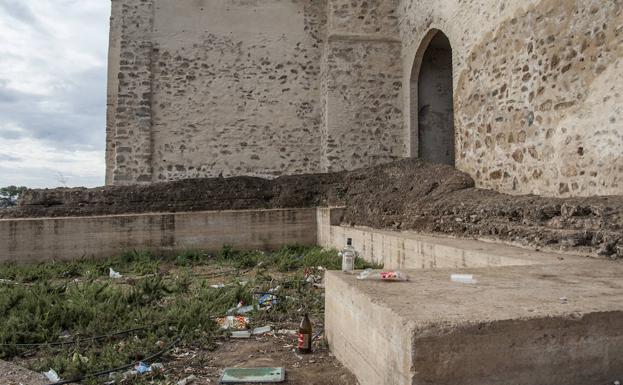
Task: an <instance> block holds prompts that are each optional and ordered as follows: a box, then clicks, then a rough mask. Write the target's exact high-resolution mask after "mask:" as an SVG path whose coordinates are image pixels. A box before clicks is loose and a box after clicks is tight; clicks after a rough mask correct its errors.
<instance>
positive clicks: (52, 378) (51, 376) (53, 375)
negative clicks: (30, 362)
mask: <svg viewBox="0 0 623 385" xmlns="http://www.w3.org/2000/svg"><path fill="white" fill-rule="evenodd" d="M43 375H44V376H46V377H47V378H48V380H50V381H52V382H60V381H61V378H60V377H59V376H58V373H56V371H55V370H54V369H52V368H50V370H48V371H47V372H45V373H43Z"/></svg>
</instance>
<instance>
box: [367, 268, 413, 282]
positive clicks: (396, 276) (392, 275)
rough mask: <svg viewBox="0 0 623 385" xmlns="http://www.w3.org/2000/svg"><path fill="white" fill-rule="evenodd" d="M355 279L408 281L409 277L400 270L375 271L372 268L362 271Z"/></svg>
mask: <svg viewBox="0 0 623 385" xmlns="http://www.w3.org/2000/svg"><path fill="white" fill-rule="evenodd" d="M357 279H361V280H376V281H408V280H409V277H408V276H407V274H406V273H404V272H402V271H379V272H375V271H372V269H367V270H364V271H362V272H361V273H360V274H359V275H358V276H357Z"/></svg>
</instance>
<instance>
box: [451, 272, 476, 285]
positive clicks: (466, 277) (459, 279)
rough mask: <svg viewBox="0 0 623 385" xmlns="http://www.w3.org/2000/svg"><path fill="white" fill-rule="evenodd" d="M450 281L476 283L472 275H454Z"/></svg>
mask: <svg viewBox="0 0 623 385" xmlns="http://www.w3.org/2000/svg"><path fill="white" fill-rule="evenodd" d="M450 279H451V280H452V282H458V283H476V280H475V279H474V276H473V275H471V274H452V275H451V276H450Z"/></svg>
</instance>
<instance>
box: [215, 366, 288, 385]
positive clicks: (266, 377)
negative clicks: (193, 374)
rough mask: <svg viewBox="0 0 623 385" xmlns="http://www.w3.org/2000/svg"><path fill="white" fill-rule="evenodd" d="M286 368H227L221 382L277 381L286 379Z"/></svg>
mask: <svg viewBox="0 0 623 385" xmlns="http://www.w3.org/2000/svg"><path fill="white" fill-rule="evenodd" d="M285 378H286V377H285V370H284V368H226V369H225V370H224V371H223V375H222V376H221V380H220V382H221V384H240V383H243V384H244V383H247V384H248V383H266V382H268V383H271V382H272V383H276V382H283V381H285Z"/></svg>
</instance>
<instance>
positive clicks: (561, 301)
mask: <svg viewBox="0 0 623 385" xmlns="http://www.w3.org/2000/svg"><path fill="white" fill-rule="evenodd" d="M568 302H569V300H568V299H567V297H560V303H561V304H563V305H565V304H567V303H568Z"/></svg>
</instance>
